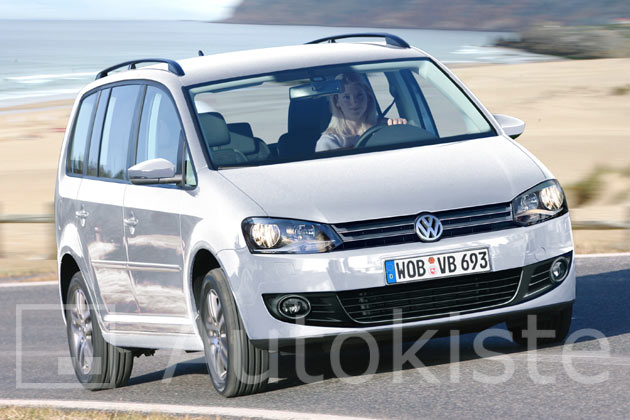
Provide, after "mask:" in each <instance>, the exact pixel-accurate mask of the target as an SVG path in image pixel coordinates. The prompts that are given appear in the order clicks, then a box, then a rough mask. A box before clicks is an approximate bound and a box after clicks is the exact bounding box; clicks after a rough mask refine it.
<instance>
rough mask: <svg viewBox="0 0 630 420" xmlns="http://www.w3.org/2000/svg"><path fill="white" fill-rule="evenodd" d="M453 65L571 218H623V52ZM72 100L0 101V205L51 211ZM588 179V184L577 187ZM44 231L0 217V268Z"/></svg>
mask: <svg viewBox="0 0 630 420" xmlns="http://www.w3.org/2000/svg"><path fill="white" fill-rule="evenodd" d="M454 71H455V73H456V74H457V76H458V77H459V78H460V79H461V80H462V81H463V82H464V83H466V84H467V85H468V86H469V87H470V88H471V89H472V90H473V92H475V94H476V95H477V97H478V98H479V99H480V100H481V101H482V102H483V103H484V104H485V105H486V106H487V107H488V108H489V109H490V110H491V112H494V113H500V114H508V115H512V116H515V117H518V118H520V119H522V120H524V121H525V122H526V123H527V128H526V130H525V133H524V134H523V135H522V136H521V137H520V138H519V139H518V142H520V143H521V144H523V145H524V146H525V147H526V148H527V149H529V150H530V151H532V152H533V153H534V154H535V155H536V156H537V157H538V158H539V159H540V160H541V161H542V162H543V163H544V164H545V165H546V166H547V167H548V168H549V169H550V170H551V171H552V172H553V173H554V174H555V175H556V177H557V178H558V179H559V180H560V182H561V183H562V185H563V186H564V187H565V189H566V190H567V195H568V197H569V205H570V208H571V214H572V219H573V220H574V221H585V220H613V221H618V222H624V221H626V222H627V221H628V220H629V219H630V134H629V133H630V132H629V131H628V127H627V126H628V118H629V116H630V59H605V60H588V61H556V62H545V63H528V64H511V65H482V66H472V67H465V66H464V67H462V66H458V67H456V68H454ZM72 103H73V101H72V100H63V101H54V102H43V103H37V104H30V105H23V106H14V107H3V106H2V103H1V102H0V159H1V165H0V176H1V178H2V187H1V190H0V194H1V195H0V213H2V214H48V213H50V212H51V203H52V201H53V195H54V184H55V171H56V168H57V163H58V157H59V150H60V146H61V142H62V140H63V137H64V132H65V129H66V126H67V124H68V116H69V114H70V110H71V107H72ZM594 179H595V181H593V180H594ZM589 181H593V182H595V184H596V185H595V190H594V192H593V191H592V188H591V190H590V193H589V194H585V193H584V191H583V189H585V188H589V187H588V185H589ZM586 196H587V197H588V199H586V201H585V199H584V197H586ZM51 238H52V225H40V224H32V225H31V224H29V225H25V224H19V225H18V224H14V225H9V224H0V254H1V256H0V258H3V259H2V270H3V271H6V270H9V269H10V267H11V266H12V264H13V265H15V264H17V263H15V264H14V263H10V261H13V260H15V261H17V260H22V261H23V260H25V259H27V258H44V257H46V256H48V255H49V254H50V243H51ZM575 239H576V248H577V251H578V252H594V251H597V252H599V251H604V252H615V251H628V250H630V233H629V231H621V230H612V231H597V232H594V231H579V232H576V236H575ZM22 266H26V267H27V266H28V265H27V264H24V263H21V265H20V267H22ZM52 267H54V264H52Z"/></svg>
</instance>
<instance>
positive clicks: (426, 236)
mask: <svg viewBox="0 0 630 420" xmlns="http://www.w3.org/2000/svg"><path fill="white" fill-rule="evenodd" d="M443 230H444V229H443V227H442V222H440V219H438V218H437V217H435V216H434V215H432V214H422V215H420V216H418V218H417V219H416V234H417V235H418V236H419V237H420V240H421V241H423V242H433V241H437V240H438V239H440V237H441V236H442V232H443Z"/></svg>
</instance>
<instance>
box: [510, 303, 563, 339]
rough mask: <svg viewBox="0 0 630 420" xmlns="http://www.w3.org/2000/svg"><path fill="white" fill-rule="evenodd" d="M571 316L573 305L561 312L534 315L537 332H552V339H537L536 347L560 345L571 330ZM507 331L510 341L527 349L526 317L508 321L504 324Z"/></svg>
mask: <svg viewBox="0 0 630 420" xmlns="http://www.w3.org/2000/svg"><path fill="white" fill-rule="evenodd" d="M572 315H573V305H569V306H567V307H565V308H563V309H561V310H556V311H550V312H543V313H540V314H536V327H537V329H538V330H550V331H553V334H554V336H553V337H544V338H538V339H537V340H536V343H535V344H536V346H538V345H546V344H554V343H562V342H564V340H565V339H566V338H567V335H568V334H569V329H570V328H571V316H572ZM506 325H507V328H508V330H509V331H510V332H511V333H512V340H513V341H514V342H515V343H516V344H518V345H519V346H522V347H527V346H528V345H529V344H528V340H527V336H526V331H527V316H525V317H522V318H517V319H513V320H509V321H507V322H506Z"/></svg>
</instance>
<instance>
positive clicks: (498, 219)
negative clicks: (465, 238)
mask: <svg viewBox="0 0 630 420" xmlns="http://www.w3.org/2000/svg"><path fill="white" fill-rule="evenodd" d="M457 220H459V219H457ZM510 220H512V216H511V215H510V216H498V217H494V218H492V219H484V220H473V221H467V222H457V223H452V224H450V223H449V224H445V223H443V224H442V226H444V230H451V229H459V228H466V227H473V226H483V225H492V224H495V223H501V222H507V221H510Z"/></svg>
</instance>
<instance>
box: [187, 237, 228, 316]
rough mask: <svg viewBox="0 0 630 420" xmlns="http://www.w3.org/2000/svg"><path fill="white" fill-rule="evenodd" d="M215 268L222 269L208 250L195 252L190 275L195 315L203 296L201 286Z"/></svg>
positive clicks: (201, 249)
mask: <svg viewBox="0 0 630 420" xmlns="http://www.w3.org/2000/svg"><path fill="white" fill-rule="evenodd" d="M215 268H222V267H221V264H220V263H219V260H218V259H217V257H216V256H215V255H214V254H213V253H212V252H211V251H209V250H208V249H206V248H200V249H198V250H197V251H196V252H195V255H194V257H193V259H192V264H191V275H190V294H191V296H190V298H191V304H192V305H191V306H192V308H191V309H192V311H193V315H195V314H196V313H197V310H198V307H199V298H200V295H201V284H202V283H203V279H204V278H205V276H206V274H207V273H208V271H210V270H213V269H215Z"/></svg>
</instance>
